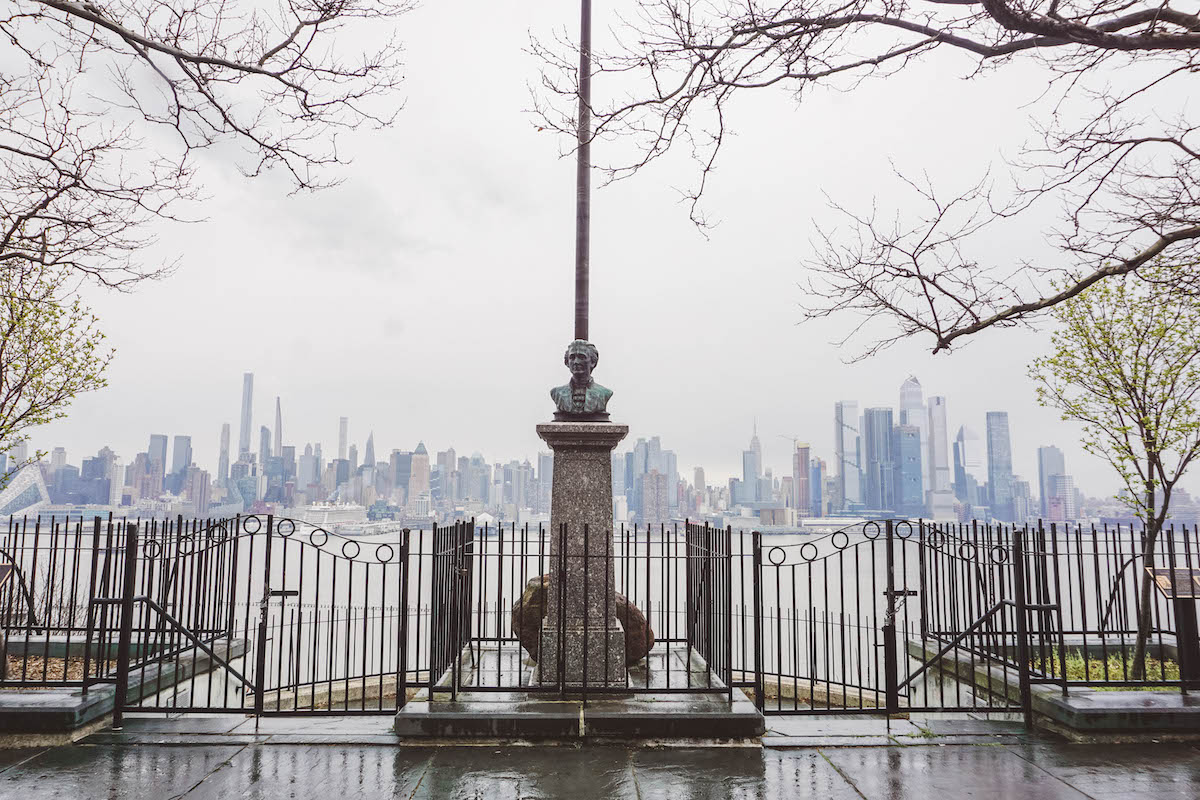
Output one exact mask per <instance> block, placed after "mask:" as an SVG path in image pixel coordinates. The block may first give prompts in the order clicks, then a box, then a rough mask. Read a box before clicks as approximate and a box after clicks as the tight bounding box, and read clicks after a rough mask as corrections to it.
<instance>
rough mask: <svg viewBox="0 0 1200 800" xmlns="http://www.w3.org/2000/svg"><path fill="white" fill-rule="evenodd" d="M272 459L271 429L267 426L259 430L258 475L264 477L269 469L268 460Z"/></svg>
mask: <svg viewBox="0 0 1200 800" xmlns="http://www.w3.org/2000/svg"><path fill="white" fill-rule="evenodd" d="M270 457H271V429H270V428H268V427H267V426H266V425H261V426H259V429H258V474H259V475H262V474H263V470H265V469H266V468H267V459H268V458H270Z"/></svg>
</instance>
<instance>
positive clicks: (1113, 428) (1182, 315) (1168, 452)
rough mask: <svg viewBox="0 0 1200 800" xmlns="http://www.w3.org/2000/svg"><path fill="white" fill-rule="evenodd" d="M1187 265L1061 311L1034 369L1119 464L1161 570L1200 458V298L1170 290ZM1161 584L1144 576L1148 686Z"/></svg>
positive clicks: (1149, 271) (1044, 396) (1140, 652)
mask: <svg viewBox="0 0 1200 800" xmlns="http://www.w3.org/2000/svg"><path fill="white" fill-rule="evenodd" d="M1185 268H1186V269H1195V266H1194V265H1188V266H1186V267H1181V266H1175V265H1165V264H1161V263H1160V264H1156V265H1154V266H1151V267H1148V268H1145V269H1143V270H1142V271H1141V272H1139V273H1138V274H1131V275H1126V276H1124V277H1120V278H1114V279H1112V280H1107V281H1102V282H1099V283H1096V284H1094V285H1093V286H1091V287H1090V288H1088V289H1087V290H1085V291H1084V292H1082V293H1080V294H1078V295H1077V296H1075V297H1073V298H1071V299H1070V300H1067V301H1065V302H1063V303H1060V304H1059V305H1057V306H1055V308H1054V312H1053V315H1054V317H1055V318H1056V319H1057V321H1058V323H1059V325H1060V327H1059V329H1058V330H1056V331H1055V332H1054V334H1053V335H1052V337H1051V354H1050V355H1048V356H1045V357H1042V358H1038V359H1036V360H1035V361H1034V363H1033V365H1032V366H1031V367H1030V376H1031V377H1032V378H1033V379H1034V380H1035V381H1036V382H1037V384H1038V386H1037V396H1038V401H1039V403H1041V404H1042V405H1044V406H1049V407H1052V408H1057V409H1058V410H1059V411H1060V412H1062V418H1063V419H1064V420H1074V421H1076V422H1080V423H1082V424H1083V439H1082V444H1083V448H1084V450H1086V451H1087V452H1089V453H1092V454H1093V455H1096V456H1099V457H1100V458H1102V459H1104V460H1105V461H1107V462H1108V463H1109V464H1111V465H1112V467H1113V469H1115V470H1116V471H1117V474H1118V475H1120V476H1121V480H1122V481H1123V482H1124V484H1125V487H1126V489H1127V490H1128V492H1127V495H1126V496H1124V497H1123V498H1122V499H1124V500H1125V501H1126V502H1128V503H1129V504H1130V505H1131V507H1132V510H1133V511H1134V513H1135V514H1136V515H1137V516H1138V517H1139V518H1140V519H1141V520H1142V521H1143V523H1144V524H1145V542H1144V548H1145V565H1146V566H1147V567H1153V566H1155V549H1156V547H1157V545H1158V539H1159V534H1160V533H1161V531H1162V529H1163V526H1164V524H1165V523H1166V520H1167V518H1168V510H1169V508H1170V504H1171V493H1172V492H1173V491H1174V489H1175V487H1176V485H1178V483H1179V480H1180V478H1182V477H1183V475H1184V473H1185V472H1186V471H1187V468H1188V467H1189V466H1190V465H1191V463H1192V461H1193V460H1194V459H1195V458H1196V457H1197V455H1200V414H1198V413H1197V412H1198V409H1197V402H1196V401H1197V396H1198V395H1200V327H1198V326H1197V320H1198V319H1200V298H1197V297H1196V295H1194V294H1192V293H1188V292H1180V291H1178V290H1177V289H1173V288H1172V283H1173V281H1172V278H1173V273H1176V272H1178V271H1179V270H1181V269H1185ZM1152 593H1153V585H1152V583H1151V578H1150V575H1149V574H1148V573H1145V572H1143V574H1142V579H1141V597H1140V601H1139V607H1138V635H1137V641H1136V644H1135V647H1134V656H1133V663H1134V668H1133V675H1134V678H1135V679H1137V678H1140V677H1141V675H1142V673H1143V670H1144V664H1145V652H1146V642H1147V640H1148V637H1149V632H1150V611H1151V600H1152Z"/></svg>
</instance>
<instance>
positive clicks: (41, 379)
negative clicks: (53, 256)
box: [0, 266, 112, 452]
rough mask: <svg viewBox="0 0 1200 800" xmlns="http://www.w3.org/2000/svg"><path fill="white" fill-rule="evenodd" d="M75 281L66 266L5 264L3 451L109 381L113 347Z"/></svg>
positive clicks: (0, 327)
mask: <svg viewBox="0 0 1200 800" xmlns="http://www.w3.org/2000/svg"><path fill="white" fill-rule="evenodd" d="M68 278H69V273H68V271H67V270H66V269H61V268H60V269H55V268H53V267H46V266H32V267H27V268H18V267H15V266H8V267H4V268H0V452H9V451H11V450H12V448H14V447H16V446H17V445H19V444H21V443H22V442H25V441H27V440H28V438H29V435H28V430H29V429H30V428H33V427H36V426H38V425H44V424H46V423H47V422H51V421H53V420H56V419H60V418H62V417H64V416H66V411H67V408H68V406H70V404H71V401H72V400H73V399H74V398H75V396H76V395H78V394H80V393H82V392H90V391H94V390H96V389H100V388H102V387H103V386H105V385H106V383H107V381H105V379H104V377H103V373H104V370H105V368H107V366H108V364H109V361H111V360H112V350H111V349H109V348H106V347H105V346H104V334H103V333H101V332H100V330H99V329H98V328H97V326H96V323H97V319H96V317H95V316H94V315H93V314H92V312H91V310H90V309H88V308H87V307H86V306H84V305H83V304H82V303H81V302H80V300H79V298H78V297H74V296H72V293H71V292H70V291H69V286H68Z"/></svg>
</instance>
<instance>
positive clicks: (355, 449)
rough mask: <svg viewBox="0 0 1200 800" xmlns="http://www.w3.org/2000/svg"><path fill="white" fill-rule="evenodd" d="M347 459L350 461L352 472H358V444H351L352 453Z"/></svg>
mask: <svg viewBox="0 0 1200 800" xmlns="http://www.w3.org/2000/svg"><path fill="white" fill-rule="evenodd" d="M347 460H348V461H349V462H350V473H351V474H354V473H356V472H358V445H356V444H352V445H350V454H349V457H348V458H347Z"/></svg>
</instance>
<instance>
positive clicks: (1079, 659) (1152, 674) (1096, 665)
mask: <svg viewBox="0 0 1200 800" xmlns="http://www.w3.org/2000/svg"><path fill="white" fill-rule="evenodd" d="M1145 663H1146V673H1145V676H1144V678H1143V679H1144V680H1148V681H1177V680H1179V664H1178V663H1176V662H1174V661H1171V660H1165V661H1164V660H1160V659H1157V658H1150V657H1149V656H1147V657H1146V661H1145ZM1030 666H1031V667H1032V668H1033V669H1035V670H1037V671H1038V672H1042V673H1045V674H1046V675H1051V676H1054V677H1061V676H1062V671H1063V662H1062V660H1061V659H1060V658H1059V654H1058V652H1057V651H1055V652H1054V654H1053V655H1052V656H1050V657H1049V658H1047V659H1045V660H1043V659H1038V658H1035V659H1033V660H1032V661H1031V662H1030ZM1106 667H1107V670H1108V671H1107V672H1105V668H1106ZM1066 671H1067V680H1069V681H1071V682H1078V683H1083V682H1085V681H1105V680H1108V681H1130V680H1133V658H1132V654H1130V653H1122V652H1120V651H1117V652H1113V653H1109V654H1108V658H1107V660H1106V659H1103V658H1100V657H1099V656H1095V655H1093V656H1089V657H1087V658H1084V656H1083V654H1082V653H1081V652H1079V651H1078V650H1072V651H1069V652H1068V653H1067V658H1066ZM1095 688H1096V689H1100V690H1105V691H1117V690H1121V689H1126V688H1140V689H1143V690H1148V691H1160V692H1163V691H1165V692H1170V691H1178V689H1177V687H1174V686H1142V687H1124V686H1097V687H1095Z"/></svg>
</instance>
